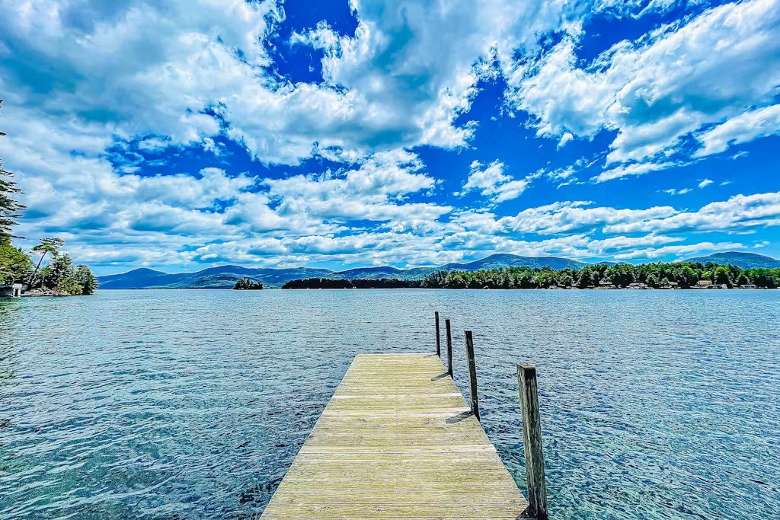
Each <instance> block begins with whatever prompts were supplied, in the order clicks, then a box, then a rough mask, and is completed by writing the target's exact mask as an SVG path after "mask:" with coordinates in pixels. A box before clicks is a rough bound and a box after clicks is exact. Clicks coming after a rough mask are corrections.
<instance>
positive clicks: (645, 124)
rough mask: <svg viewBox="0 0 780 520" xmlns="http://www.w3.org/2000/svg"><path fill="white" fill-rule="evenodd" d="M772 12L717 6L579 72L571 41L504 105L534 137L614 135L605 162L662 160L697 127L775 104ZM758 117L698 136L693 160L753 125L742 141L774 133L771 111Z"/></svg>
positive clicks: (776, 44) (777, 63) (762, 0)
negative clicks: (516, 111)
mask: <svg viewBox="0 0 780 520" xmlns="http://www.w3.org/2000/svg"><path fill="white" fill-rule="evenodd" d="M779 7H780V6H779V5H778V2H777V0H754V1H751V2H740V3H733V4H727V5H723V6H720V7H716V8H713V9H710V10H707V11H705V12H704V13H703V14H701V15H699V16H697V17H695V18H693V19H692V20H691V21H690V22H689V23H687V24H683V25H681V26H678V25H676V24H673V25H669V26H666V27H663V28H661V29H659V30H657V31H655V32H654V33H651V34H650V35H649V36H646V37H644V38H641V39H640V40H639V41H638V42H637V43H635V44H632V43H630V42H628V41H623V42H620V43H618V44H616V45H615V46H614V47H613V48H612V49H610V50H608V51H606V52H605V53H603V54H602V55H601V56H600V57H599V58H598V59H597V60H595V62H594V64H593V65H592V66H589V67H586V68H580V65H579V62H578V61H577V59H576V56H575V45H576V39H577V35H576V33H575V35H574V36H569V37H565V38H564V39H563V41H562V42H561V43H560V44H558V45H557V46H556V47H555V48H554V49H553V50H552V51H551V52H550V53H548V54H547V55H546V56H544V57H543V59H542V61H541V62H540V64H539V65H538V67H537V68H536V69H533V72H532V74H528V75H524V76H520V77H515V78H513V82H512V85H513V88H514V90H513V92H512V93H511V94H510V96H509V100H510V102H511V103H512V104H514V105H515V106H517V107H519V108H521V109H523V110H526V111H528V112H530V113H531V114H532V115H533V116H534V117H535V118H536V123H535V124H536V126H537V129H538V133H539V134H540V135H546V136H557V135H561V136H562V135H564V134H565V132H571V133H572V134H574V135H577V136H582V137H593V136H594V135H595V134H596V133H597V132H599V131H600V130H602V129H609V130H616V131H617V136H616V137H615V139H614V141H613V142H612V144H611V151H610V153H609V155H608V156H607V163H608V164H609V163H618V162H627V161H646V160H648V159H650V158H652V157H655V156H658V155H661V156H665V155H667V154H669V153H670V152H672V151H674V150H675V149H676V146H677V145H678V144H679V142H680V139H681V138H682V137H683V136H685V135H687V134H690V133H691V132H693V131H695V130H697V129H698V128H701V127H702V126H703V125H705V124H708V123H716V122H719V121H722V120H723V119H724V118H726V119H728V118H731V117H734V116H737V115H738V114H740V113H742V112H743V110H744V108H745V107H747V106H755V105H763V104H766V103H770V102H772V100H773V99H774V97H775V96H776V94H777V85H778V84H780V60H779V59H778V56H780V52H779V51H780V40H779V39H778V38H777V31H778V29H780V8H779ZM747 56H749V57H750V58H749V59H746V57H747ZM759 110H764V112H759V111H756V114H754V115H753V116H745V117H744V118H743V119H737V120H736V121H735V122H734V123H732V124H731V125H729V126H727V127H725V128H723V129H720V130H718V129H717V128H716V129H715V130H713V132H714V133H713V134H711V135H709V134H708V133H705V134H704V135H703V136H701V137H700V139H702V141H703V142H704V143H705V147H704V148H703V150H702V151H701V152H699V155H702V154H706V153H710V152H709V150H719V149H721V148H722V147H723V146H724V145H723V142H724V140H725V142H728V140H729V139H730V138H731V136H732V135H733V134H734V133H735V132H739V130H738V129H739V128H741V127H742V126H745V125H747V124H748V123H749V121H751V120H753V121H755V120H758V119H761V120H762V121H768V122H767V123H766V126H765V127H764V128H762V129H757V130H754V131H748V132H746V133H745V134H743V135H744V138H745V139H746V140H747V139H752V138H753V137H755V136H758V135H766V133H767V132H774V130H773V129H772V128H774V126H776V125H774V123H773V122H771V121H772V120H771V119H770V118H768V117H767V116H768V114H767V113H766V110H768V109H759ZM724 124H727V125H728V123H724ZM706 143H709V144H706ZM656 162H657V161H656ZM620 171H621V170H615V173H617V172H620ZM635 171H636V170H635ZM611 178H617V177H611Z"/></svg>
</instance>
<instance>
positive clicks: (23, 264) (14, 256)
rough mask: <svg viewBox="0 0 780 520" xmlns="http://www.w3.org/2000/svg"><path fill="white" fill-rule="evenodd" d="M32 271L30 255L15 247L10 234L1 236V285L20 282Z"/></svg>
mask: <svg viewBox="0 0 780 520" xmlns="http://www.w3.org/2000/svg"><path fill="white" fill-rule="evenodd" d="M30 271H32V261H31V260H30V257H29V256H27V255H26V254H25V253H24V251H22V250H21V249H19V248H17V247H14V246H13V245H12V244H11V238H10V237H9V236H0V285H11V284H14V283H18V282H20V281H22V280H24V279H26V278H27V276H28V275H29V273H30Z"/></svg>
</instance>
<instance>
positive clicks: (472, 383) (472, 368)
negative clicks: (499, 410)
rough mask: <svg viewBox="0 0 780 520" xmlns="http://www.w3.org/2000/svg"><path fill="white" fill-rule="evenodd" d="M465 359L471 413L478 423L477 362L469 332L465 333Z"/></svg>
mask: <svg viewBox="0 0 780 520" xmlns="http://www.w3.org/2000/svg"><path fill="white" fill-rule="evenodd" d="M465 335H466V359H468V362H469V388H470V390H471V412H472V413H473V414H474V417H476V418H477V420H478V421H479V420H480V419H479V396H478V394H477V362H476V359H475V358H474V339H473V337H472V335H471V331H470V330H467V331H465Z"/></svg>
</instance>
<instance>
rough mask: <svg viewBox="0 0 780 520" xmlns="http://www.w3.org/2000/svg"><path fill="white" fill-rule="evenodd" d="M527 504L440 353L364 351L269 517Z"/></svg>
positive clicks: (513, 513)
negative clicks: (442, 361)
mask: <svg viewBox="0 0 780 520" xmlns="http://www.w3.org/2000/svg"><path fill="white" fill-rule="evenodd" d="M526 506H527V503H526V501H525V499H524V498H523V496H522V495H521V493H520V491H519V490H518V488H517V486H516V485H515V482H514V480H512V477H511V475H510V474H509V472H508V471H507V470H506V468H505V467H504V465H503V463H502V462H501V459H499V457H498V454H497V453H496V450H495V448H494V447H493V445H492V444H491V443H490V441H489V440H488V438H487V436H486V435H485V432H484V431H483V429H482V427H481V426H480V424H479V422H477V420H476V419H475V418H474V416H473V415H472V414H471V413H470V412H469V408H468V407H467V406H466V403H465V402H464V400H463V396H462V395H461V393H460V392H459V391H458V389H457V388H456V387H455V385H454V383H453V382H452V380H451V379H450V378H449V377H446V372H445V370H444V367H443V366H442V363H441V361H440V360H439V358H438V357H437V356H436V355H435V354H361V355H358V356H356V357H355V359H354V361H353V362H352V365H351V366H350V368H349V370H348V371H347V373H346V375H345V376H344V379H343V380H342V382H341V384H340V385H339V387H338V388H337V389H336V392H335V394H334V395H333V398H332V399H331V401H330V402H329V403H328V405H327V407H326V408H325V410H324V411H323V413H322V416H321V417H320V419H319V420H318V421H317V424H316V425H315V427H314V429H313V430H312V432H311V433H310V435H309V438H308V439H307V440H306V442H305V443H304V445H303V447H302V448H301V450H300V452H299V453H298V456H297V457H296V458H295V460H294V461H293V464H292V466H291V467H290V469H289V470H288V472H287V474H286V475H285V477H284V479H283V480H282V482H281V484H280V485H279V488H278V489H277V490H276V493H275V494H274V496H273V497H272V499H271V502H270V503H269V504H268V507H267V508H266V509H265V512H264V513H263V516H262V517H261V518H263V519H265V520H276V519H287V520H293V519H304V518H306V519H311V518H317V519H335V518H339V519H353V518H354V519H358V518H359V519H370V518H381V519H390V518H393V519H401V518H415V519H455V518H463V519H467V518H473V519H476V518H481V519H488V518H492V519H512V520H514V519H516V518H518V516H519V515H520V513H521V512H522V511H523V510H524V509H525V508H526Z"/></svg>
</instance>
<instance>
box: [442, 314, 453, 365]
mask: <svg viewBox="0 0 780 520" xmlns="http://www.w3.org/2000/svg"><path fill="white" fill-rule="evenodd" d="M444 328H445V329H447V373H448V374H449V375H450V377H452V329H451V328H450V320H449V319H446V320H444Z"/></svg>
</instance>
